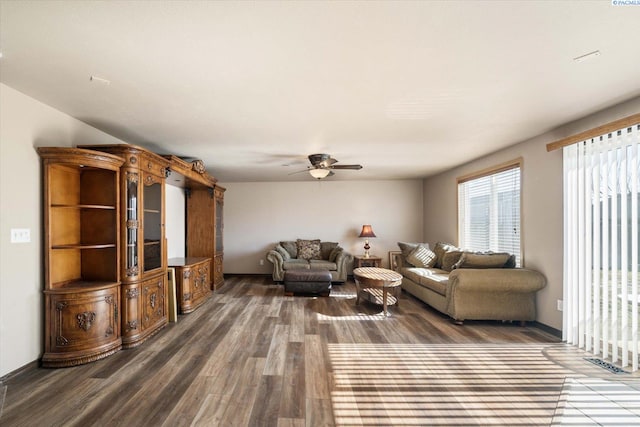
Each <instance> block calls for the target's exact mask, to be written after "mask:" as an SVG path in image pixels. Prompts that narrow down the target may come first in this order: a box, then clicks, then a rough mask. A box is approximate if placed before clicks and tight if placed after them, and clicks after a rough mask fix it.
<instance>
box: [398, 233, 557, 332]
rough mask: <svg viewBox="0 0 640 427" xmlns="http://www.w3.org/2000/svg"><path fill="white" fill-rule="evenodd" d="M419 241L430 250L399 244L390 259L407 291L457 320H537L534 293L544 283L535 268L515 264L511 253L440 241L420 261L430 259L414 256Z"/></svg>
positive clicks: (542, 277) (458, 321) (461, 321)
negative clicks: (464, 248)
mask: <svg viewBox="0 0 640 427" xmlns="http://www.w3.org/2000/svg"><path fill="white" fill-rule="evenodd" d="M403 245H410V246H404V247H403ZM418 245H422V246H423V247H426V248H427V249H428V244H425V243H423V244H406V243H402V242H401V243H399V246H400V247H401V249H403V251H402V252H400V253H398V254H396V256H395V260H394V263H393V267H394V269H395V270H396V271H398V272H399V273H400V274H402V277H403V278H402V289H404V290H405V291H406V292H408V293H410V294H411V295H413V296H415V297H416V298H418V299H420V300H421V301H423V302H425V303H426V304H428V305H430V306H431V307H433V308H435V309H436V310H438V311H440V312H442V313H444V314H446V315H448V316H450V317H451V318H452V319H453V320H454V321H455V322H456V323H458V324H462V323H463V322H464V321H465V320H505V321H520V322H525V321H533V320H536V292H538V291H539V290H540V289H542V288H544V286H545V284H546V281H545V278H544V276H543V275H542V274H540V273H539V272H537V271H534V270H529V269H524V268H513V267H512V266H513V263H514V258H513V257H512V256H509V255H508V254H506V256H504V255H505V254H477V253H471V252H464V251H460V250H459V249H458V248H455V247H453V246H451V245H447V244H441V243H438V244H436V247H435V248H434V251H430V254H429V255H427V256H426V258H424V257H423V258H424V259H423V260H422V261H425V260H426V259H428V262H426V263H423V262H421V261H420V260H416V258H415V256H412V255H414V254H415V253H414V251H415V248H416V247H417V246H418ZM422 252H423V253H425V251H424V250H423V251H422ZM498 255H502V256H503V257H502V258H499V257H498ZM408 258H409V259H408ZM492 258H493V260H492ZM496 260H497V261H498V264H497V265H500V266H499V267H496ZM500 260H504V261H502V262H503V264H501V262H500ZM415 264H418V266H416V265H415ZM428 265H431V266H428Z"/></svg>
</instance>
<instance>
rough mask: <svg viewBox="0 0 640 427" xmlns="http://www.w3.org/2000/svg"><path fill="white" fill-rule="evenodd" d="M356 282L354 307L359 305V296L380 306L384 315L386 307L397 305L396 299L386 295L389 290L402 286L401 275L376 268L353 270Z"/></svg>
mask: <svg viewBox="0 0 640 427" xmlns="http://www.w3.org/2000/svg"><path fill="white" fill-rule="evenodd" d="M353 277H354V279H355V281H356V305H358V304H359V303H360V296H361V294H362V297H363V298H366V299H367V300H369V301H371V302H373V303H376V304H380V303H382V308H383V311H384V315H385V316H386V315H387V305H393V304H399V302H398V298H397V297H396V296H394V295H388V293H389V290H390V289H391V290H392V291H393V290H395V289H398V287H399V286H400V285H401V284H402V275H401V274H400V273H396V272H395V271H393V270H387V269H386V268H378V267H360V268H356V269H354V270H353Z"/></svg>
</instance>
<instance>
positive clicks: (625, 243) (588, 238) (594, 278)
mask: <svg viewBox="0 0 640 427" xmlns="http://www.w3.org/2000/svg"><path fill="white" fill-rule="evenodd" d="M639 157H640V125H634V126H632V127H628V128H624V129H621V130H618V131H615V132H612V133H609V134H606V135H602V136H598V137H595V138H591V139H589V140H586V141H582V142H580V143H577V144H573V145H570V146H566V147H564V148H563V169H564V311H563V339H564V340H566V341H567V342H568V343H570V344H575V345H577V346H578V347H580V348H584V349H585V350H586V351H589V352H592V353H594V354H595V355H599V354H602V357H603V358H605V359H609V360H610V361H611V362H612V363H618V362H619V363H620V364H621V366H622V367H627V366H631V369H632V370H633V371H636V370H638V353H639V350H640V349H639V344H638V326H639V325H638V310H639V309H640V299H639V297H638V240H639V236H640V235H639V227H638V204H639V194H638V189H639V188H640V160H639Z"/></svg>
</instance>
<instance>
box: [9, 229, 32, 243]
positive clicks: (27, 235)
mask: <svg viewBox="0 0 640 427" xmlns="http://www.w3.org/2000/svg"><path fill="white" fill-rule="evenodd" d="M29 242H31V230H30V229H29V228H12V229H11V243H29Z"/></svg>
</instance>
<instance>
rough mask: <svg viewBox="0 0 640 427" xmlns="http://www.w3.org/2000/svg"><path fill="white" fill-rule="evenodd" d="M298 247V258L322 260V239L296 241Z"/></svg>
mask: <svg viewBox="0 0 640 427" xmlns="http://www.w3.org/2000/svg"><path fill="white" fill-rule="evenodd" d="M296 244H297V247H298V258H300V259H306V260H310V259H320V239H318V240H302V239H298V240H297V241H296Z"/></svg>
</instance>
